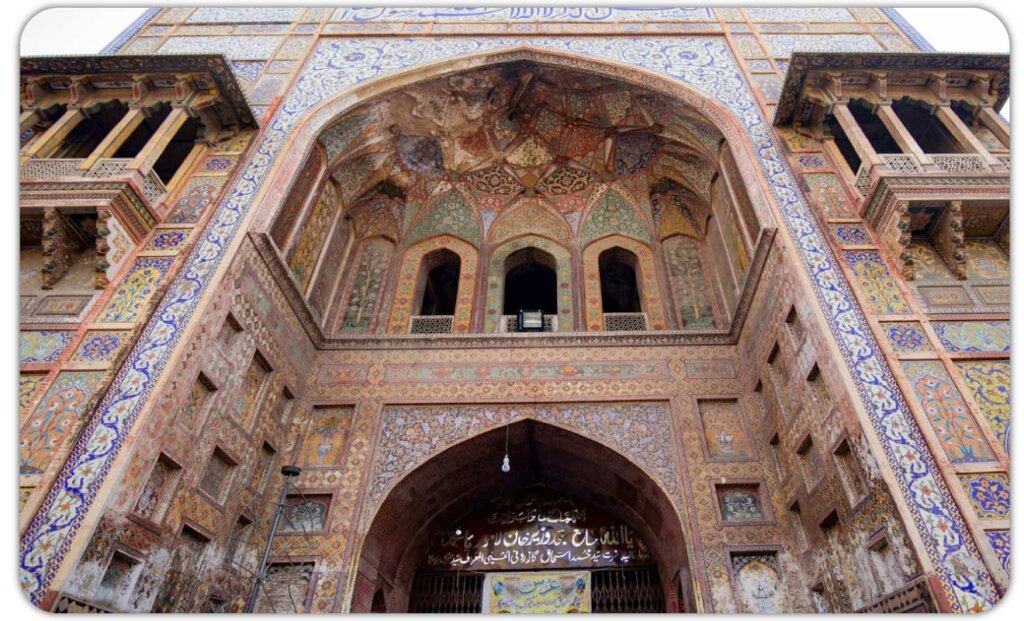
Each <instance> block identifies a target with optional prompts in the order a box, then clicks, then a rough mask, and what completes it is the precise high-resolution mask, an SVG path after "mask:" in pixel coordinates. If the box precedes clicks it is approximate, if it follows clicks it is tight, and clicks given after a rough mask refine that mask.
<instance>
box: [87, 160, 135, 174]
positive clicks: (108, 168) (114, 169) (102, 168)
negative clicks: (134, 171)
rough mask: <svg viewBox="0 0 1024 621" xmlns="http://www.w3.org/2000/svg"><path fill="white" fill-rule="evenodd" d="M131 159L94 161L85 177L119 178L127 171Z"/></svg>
mask: <svg viewBox="0 0 1024 621" xmlns="http://www.w3.org/2000/svg"><path fill="white" fill-rule="evenodd" d="M131 162H132V158H130V157H128V158H112V157H108V158H103V159H99V160H96V163H95V164H93V166H92V168H90V169H89V173H88V174H87V175H86V177H120V176H121V175H124V174H125V171H126V170H128V164H131Z"/></svg>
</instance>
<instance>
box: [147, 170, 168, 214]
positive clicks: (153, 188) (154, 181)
mask: <svg viewBox="0 0 1024 621" xmlns="http://www.w3.org/2000/svg"><path fill="white" fill-rule="evenodd" d="M165 194H167V186H165V185H164V182H163V181H161V180H160V176H159V175H157V174H156V171H153V170H151V171H149V172H148V173H146V176H145V177H143V178H142V195H143V196H145V197H146V200H148V201H149V204H150V205H156V204H157V203H158V202H159V201H160V199H161V198H163V197H164V195H165Z"/></svg>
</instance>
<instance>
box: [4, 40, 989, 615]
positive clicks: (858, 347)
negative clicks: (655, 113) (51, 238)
mask: <svg viewBox="0 0 1024 621" xmlns="http://www.w3.org/2000/svg"><path fill="white" fill-rule="evenodd" d="M527 43H529V44H530V45H532V46H534V47H538V48H544V49H548V50H552V51H560V52H568V53H571V54H576V55H580V56H585V57H586V56H589V57H592V58H596V59H601V60H607V61H612V62H613V63H620V64H625V65H629V66H633V67H637V68H640V69H643V70H646V71H650V72H653V73H655V74H659V75H662V76H664V77H667V78H669V79H671V80H677V81H680V82H683V83H685V84H688V85H690V86H692V87H693V88H695V89H697V90H698V91H702V92H703V93H705V94H706V95H707V96H709V97H711V98H713V99H716V100H718V102H719V103H721V104H722V105H723V106H725V107H726V108H728V109H729V110H731V112H732V113H733V114H734V115H735V117H736V119H737V120H738V121H739V122H740V124H741V125H742V126H743V128H744V129H745V130H746V132H747V136H748V138H749V140H750V142H751V144H752V148H753V150H754V155H755V156H756V159H757V160H758V162H759V163H760V165H761V169H762V173H763V174H764V175H765V177H766V179H768V181H769V183H770V184H771V191H772V195H773V197H774V199H775V202H776V205H777V207H778V209H779V210H780V212H781V214H782V216H783V221H784V222H785V224H786V227H787V230H788V231H789V233H790V235H791V236H792V237H793V239H794V242H795V244H796V248H797V249H798V250H799V252H800V254H801V258H802V261H803V263H804V265H805V268H806V269H807V272H808V275H809V277H810V279H811V281H812V283H813V284H814V286H815V295H816V297H817V299H818V302H819V304H820V305H821V307H822V309H823V310H824V311H825V315H826V317H828V320H829V324H830V327H831V330H832V333H833V335H834V336H835V338H836V340H837V343H838V345H839V347H840V349H841V351H842V352H843V355H844V358H845V360H846V363H847V366H848V368H849V370H850V372H851V373H852V374H853V377H854V378H855V379H856V380H857V389H858V392H859V393H860V396H861V399H862V402H863V404H864V406H865V408H866V409H867V412H868V414H869V416H870V418H871V423H872V425H873V427H874V431H875V433H876V435H877V436H878V438H879V440H880V441H881V442H882V446H883V448H884V450H885V453H886V456H887V458H888V461H889V466H890V467H891V468H892V470H893V472H894V474H895V477H896V480H897V482H898V484H899V485H900V487H901V491H902V494H901V496H902V497H903V498H905V499H906V502H907V505H908V509H909V512H910V514H911V515H912V517H913V520H914V523H915V526H916V527H917V529H918V531H919V532H920V533H921V536H922V541H923V543H924V546H925V548H926V550H927V552H928V555H929V560H930V562H931V563H932V564H933V566H934V568H935V571H936V574H937V577H938V578H939V580H940V582H941V584H942V586H943V589H944V590H945V592H946V595H947V597H948V599H949V604H950V606H951V608H952V610H953V611H957V612H959V611H967V610H984V609H987V608H990V607H992V605H993V604H994V603H995V602H996V600H997V599H998V597H997V594H996V590H995V587H994V584H993V581H992V578H991V576H990V575H989V573H988V571H987V569H986V568H985V565H984V563H983V561H982V560H981V557H980V554H979V552H978V549H977V546H976V545H975V543H974V540H973V538H972V537H971V534H970V533H969V531H968V530H967V528H966V525H965V523H964V520H963V517H962V516H961V515H960V513H959V512H958V510H957V509H956V504H955V502H954V501H953V499H952V497H951V494H950V492H949V488H948V487H947V486H946V484H945V482H944V480H943V479H942V477H941V475H940V474H939V473H938V469H937V466H936V464H935V461H934V459H933V458H932V456H931V455H930V454H929V451H928V448H927V446H926V444H925V442H924V439H923V437H922V435H921V432H920V430H919V429H918V428H917V426H916V424H915V423H914V420H913V418H912V416H911V415H910V413H909V409H908V407H907V405H906V403H905V402H904V400H903V397H902V395H901V393H900V391H899V388H898V387H897V386H896V383H895V380H894V378H893V376H892V373H891V372H890V370H889V369H888V367H887V366H886V364H885V361H884V359H883V357H882V355H881V353H880V351H879V349H878V347H877V344H876V343H875V341H874V338H873V337H872V335H871V332H870V330H869V329H868V327H867V323H866V321H865V319H864V317H863V315H862V313H861V312H860V310H859V308H858V306H857V304H856V301H855V300H854V298H853V294H852V292H851V290H850V288H849V286H848V285H847V283H846V282H845V280H844V279H843V276H842V274H841V272H840V269H839V266H838V265H837V263H836V261H835V258H834V257H833V256H832V254H831V253H830V252H829V250H828V247H827V245H826V243H825V240H824V238H823V236H822V234H821V232H820V231H819V230H818V228H817V225H816V224H815V221H814V218H813V217H812V215H811V213H810V211H809V210H808V207H807V205H806V204H805V203H804V201H803V198H802V195H801V193H800V190H799V189H798V186H797V184H796V181H795V179H794V177H793V175H792V173H791V172H790V170H789V168H788V166H787V164H786V163H785V161H784V158H783V156H782V154H781V152H780V149H779V147H778V145H777V144H776V141H775V138H774V136H773V134H772V131H771V128H770V127H769V125H768V124H767V122H766V121H765V120H764V118H763V117H762V116H761V113H760V112H759V110H758V108H757V105H756V104H755V103H754V101H753V99H752V98H751V95H750V93H749V91H748V90H747V88H746V87H745V85H744V82H743V78H742V76H741V74H740V72H739V70H738V69H737V67H736V65H735V62H734V60H733V58H732V56H731V54H730V53H729V51H728V48H727V46H726V45H725V43H724V42H723V41H722V40H720V39H717V38H711V37H671V38H667V37H666V38H663V37H644V38H637V39H622V38H597V37H594V38H581V39H535V40H532V41H531V40H521V39H516V38H512V37H509V38H501V39H492V38H481V39H478V40H477V39H466V38H453V39H373V38H361V39H349V40H332V39H325V40H323V41H321V42H320V44H319V45H318V47H317V48H316V50H315V52H314V54H313V56H312V57H311V59H310V60H309V61H308V63H307V66H306V68H305V71H304V73H303V75H302V77H301V78H299V80H298V81H297V83H296V85H295V87H294V89H293V90H292V91H291V92H290V93H289V94H288V95H287V96H286V98H285V100H284V102H283V104H282V105H281V107H280V108H279V109H278V111H277V112H276V113H275V115H274V117H273V118H272V119H271V120H270V121H269V122H268V123H267V124H266V128H265V130H264V134H263V135H262V137H261V139H260V140H259V143H258V144H257V145H256V147H255V153H254V155H253V156H251V157H250V159H249V161H248V162H247V163H246V165H245V167H244V169H243V170H242V172H241V174H240V175H239V177H238V178H237V180H236V181H235V182H234V183H233V185H232V186H231V187H230V188H229V190H228V191H227V192H226V193H225V197H226V198H225V199H224V200H223V202H222V203H220V205H219V206H218V208H217V211H216V212H215V213H214V215H213V218H212V219H211V221H210V223H209V225H208V226H207V228H206V230H205V231H204V233H203V236H202V238H201V239H200V240H199V241H198V243H197V244H196V247H195V249H194V250H193V251H192V252H191V253H190V255H189V257H188V260H187V262H186V264H185V266H184V267H183V268H182V270H181V271H180V273H179V275H178V276H177V277H176V278H175V279H174V281H173V283H172V285H171V287H170V289H169V291H168V293H167V295H166V296H164V298H163V300H162V302H161V303H160V305H159V307H158V308H157V310H156V313H155V314H154V316H153V319H152V320H151V321H150V323H149V324H148V325H147V326H146V327H145V329H144V331H143V332H142V334H141V335H140V337H139V340H138V342H137V344H136V345H135V346H134V347H133V349H132V352H131V354H130V356H129V357H128V359H127V361H126V363H125V364H124V365H123V367H122V368H121V369H120V371H119V373H118V374H117V376H116V377H115V379H114V380H113V382H112V383H111V386H110V389H109V390H108V391H107V393H106V395H105V398H104V399H103V400H102V402H101V403H100V405H99V408H98V412H97V414H96V416H94V417H93V418H92V419H91V420H90V421H89V424H88V426H87V427H86V428H85V429H84V430H83V432H82V435H81V440H80V441H79V442H78V443H77V444H76V446H75V447H74V449H73V450H72V452H71V454H70V456H69V458H68V460H67V462H66V463H65V465H64V466H63V467H62V469H61V471H60V473H59V474H58V476H57V478H56V480H55V483H54V485H53V487H52V489H51V490H50V491H49V493H48V495H47V496H46V498H45V499H44V501H43V503H42V505H41V506H40V508H39V510H38V512H37V514H36V516H35V518H34V519H33V520H32V522H31V524H30V525H29V526H28V527H27V528H26V530H25V532H24V534H23V536H22V540H21V550H20V568H21V583H22V587H23V588H24V589H25V591H26V592H27V593H28V595H29V597H30V599H31V600H32V601H33V602H35V603H38V602H39V601H40V600H41V599H42V597H43V596H44V594H45V593H46V590H47V588H49V587H50V585H51V583H52V581H53V579H54V576H55V574H56V572H57V570H58V568H59V565H60V562H61V560H62V559H63V558H64V556H65V555H66V554H67V552H68V549H69V547H70V545H71V542H72V539H73V537H74V535H75V533H76V532H77V531H78V529H79V528H80V527H81V525H82V522H83V520H84V519H85V517H86V514H87V512H88V511H89V508H90V506H91V504H92V502H93V499H94V498H95V495H96V493H97V491H98V489H99V487H100V485H101V484H102V483H103V481H104V480H105V478H106V476H107V474H108V473H109V470H110V468H111V465H112V462H113V461H114V458H115V457H116V456H117V454H118V452H119V451H120V448H121V446H122V445H123V443H124V441H125V437H126V435H127V434H128V432H129V431H130V430H131V428H132V425H133V424H134V422H135V420H136V419H137V417H138V416H139V414H140V412H141V410H142V408H143V405H144V403H145V401H146V399H147V397H148V396H149V395H150V394H151V393H152V391H153V388H154V384H155V383H156V380H157V378H158V377H159V375H160V373H161V371H162V370H163V369H164V368H165V366H166V365H167V363H168V361H169V359H170V356H171V351H172V350H173V348H174V346H175V345H176V344H177V343H178V341H179V340H180V339H181V335H182V332H183V328H184V327H185V326H186V325H187V324H188V323H189V322H190V320H191V318H192V315H193V313H194V312H195V310H196V307H197V305H198V302H199V299H200V297H201V295H202V293H203V290H204V288H205V287H206V286H208V284H209V282H210V280H211V279H212V278H213V275H214V273H215V272H216V270H217V268H218V267H219V266H221V264H222V263H223V262H224V259H225V258H226V249H227V247H228V246H229V245H230V242H231V240H232V239H234V237H235V235H236V234H237V233H238V231H239V229H240V227H241V223H242V221H243V219H244V218H245V217H246V215H247V214H248V212H249V210H250V208H251V206H252V204H253V201H254V199H255V197H256V194H257V193H258V192H259V190H260V188H261V187H262V185H263V183H264V182H265V180H266V177H267V174H268V172H269V170H270V167H271V165H272V163H273V162H274V161H275V158H276V156H277V155H278V154H279V153H280V151H281V149H282V145H283V143H284V140H285V138H286V137H287V136H288V134H289V132H290V131H291V130H292V129H294V128H295V127H296V126H297V124H298V123H299V122H300V120H301V119H302V117H303V115H304V114H305V113H306V112H307V111H309V110H311V109H312V108H313V107H315V106H317V105H318V104H320V103H322V102H324V101H326V100H328V99H330V98H332V97H333V96H335V95H337V94H339V93H341V92H344V91H345V90H348V89H350V88H351V87H353V86H354V85H356V84H359V83H362V82H365V81H367V80H370V79H373V78H375V77H380V76H384V75H388V74H391V73H394V72H396V71H400V70H403V69H407V68H412V67H416V66H423V65H426V64H429V63H434V62H438V61H441V60H444V59H451V58H458V57H460V56H468V55H475V54H481V53H484V52H488V51H495V50H500V49H509V48H514V47H516V46H517V45H523V44H527ZM220 51H224V50H220Z"/></svg>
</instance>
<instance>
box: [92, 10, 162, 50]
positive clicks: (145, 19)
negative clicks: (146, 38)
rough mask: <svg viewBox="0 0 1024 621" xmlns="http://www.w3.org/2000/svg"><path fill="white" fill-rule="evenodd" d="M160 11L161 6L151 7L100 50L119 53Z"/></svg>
mask: <svg viewBox="0 0 1024 621" xmlns="http://www.w3.org/2000/svg"><path fill="white" fill-rule="evenodd" d="M160 11H161V7H153V8H151V9H146V11H145V12H144V13H143V14H142V15H140V16H139V17H138V19H136V20H135V21H134V22H132V23H131V24H129V25H128V27H127V28H125V29H124V30H122V31H121V34H119V35H117V36H116V37H114V40H113V41H111V42H110V43H108V44H107V45H106V47H104V48H103V49H102V50H100V54H115V53H117V51H118V50H120V49H121V48H122V47H124V44H125V43H128V41H130V40H131V38H132V37H134V36H135V35H136V34H138V32H139V31H140V30H142V27H143V26H145V25H146V24H148V23H149V22H150V20H152V19H153V18H154V17H156V16H157V14H158V13H159V12H160Z"/></svg>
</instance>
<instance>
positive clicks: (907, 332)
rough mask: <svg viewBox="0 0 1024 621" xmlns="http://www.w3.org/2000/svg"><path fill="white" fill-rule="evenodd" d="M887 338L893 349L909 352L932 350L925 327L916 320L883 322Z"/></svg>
mask: <svg viewBox="0 0 1024 621" xmlns="http://www.w3.org/2000/svg"><path fill="white" fill-rule="evenodd" d="M881 326H882V330H883V331H885V338H886V340H888V341H889V347H892V349H893V351H895V352H898V353H901V354H907V353H916V352H920V351H932V346H931V345H930V344H929V343H928V337H927V336H926V335H925V333H924V328H923V327H921V324H920V323H918V322H916V321H897V322H892V323H883V324H881Z"/></svg>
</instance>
